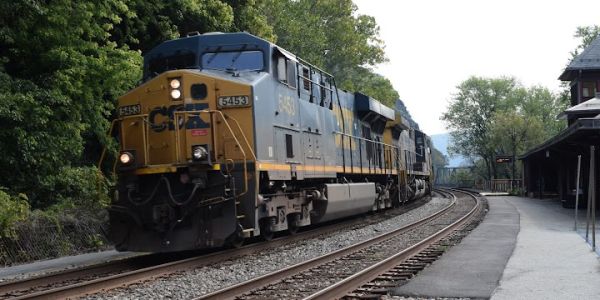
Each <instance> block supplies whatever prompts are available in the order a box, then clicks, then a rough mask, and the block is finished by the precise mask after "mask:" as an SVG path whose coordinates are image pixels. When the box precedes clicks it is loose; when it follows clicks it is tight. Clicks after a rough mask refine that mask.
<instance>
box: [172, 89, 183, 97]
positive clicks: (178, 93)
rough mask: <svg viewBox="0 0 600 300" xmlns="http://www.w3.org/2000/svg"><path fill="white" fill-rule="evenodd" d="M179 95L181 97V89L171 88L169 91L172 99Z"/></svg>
mask: <svg viewBox="0 0 600 300" xmlns="http://www.w3.org/2000/svg"><path fill="white" fill-rule="evenodd" d="M179 97H181V91H180V90H172V91H171V98H173V99H179Z"/></svg>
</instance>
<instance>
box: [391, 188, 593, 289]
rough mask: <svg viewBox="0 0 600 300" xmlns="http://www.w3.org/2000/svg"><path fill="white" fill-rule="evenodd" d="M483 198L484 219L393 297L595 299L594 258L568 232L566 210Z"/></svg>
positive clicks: (555, 203) (553, 204) (571, 231)
mask: <svg viewBox="0 0 600 300" xmlns="http://www.w3.org/2000/svg"><path fill="white" fill-rule="evenodd" d="M487 199H488V203H489V206H490V210H489V212H488V214H487V216H486V217H485V219H484V220H483V222H482V223H481V224H480V225H479V226H478V227H477V228H476V229H475V230H473V232H471V234H469V235H468V236H467V237H465V238H464V239H463V240H462V242H461V243H460V244H459V245H456V246H454V247H452V248H450V249H449V250H448V252H447V253H445V254H444V255H443V256H442V257H441V258H440V259H439V260H437V261H436V262H434V263H433V264H432V265H431V266H429V267H427V268H426V269H425V270H423V271H422V272H421V273H419V275H418V276H417V277H415V278H414V279H412V280H411V281H409V282H408V283H407V284H406V285H404V286H401V287H399V288H396V289H394V290H393V291H392V295H398V296H411V297H428V298H446V297H450V298H475V299H490V298H491V299H598V297H599V295H600V259H599V257H598V255H597V254H596V253H594V252H593V251H592V250H591V247H590V246H589V245H588V244H587V243H586V242H585V240H584V239H583V238H582V236H581V235H580V234H579V233H577V232H575V231H574V228H573V221H574V219H573V210H572V209H564V208H562V207H561V205H560V201H558V200H547V199H544V200H540V199H532V198H522V197H511V196H498V197H488V198H487ZM580 213H581V211H580ZM583 215H585V211H583ZM599 242H600V241H599Z"/></svg>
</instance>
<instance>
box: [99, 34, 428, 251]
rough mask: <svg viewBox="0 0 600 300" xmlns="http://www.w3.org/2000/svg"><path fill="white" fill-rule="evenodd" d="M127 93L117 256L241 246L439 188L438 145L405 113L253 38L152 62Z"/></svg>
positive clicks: (186, 46)
mask: <svg viewBox="0 0 600 300" xmlns="http://www.w3.org/2000/svg"><path fill="white" fill-rule="evenodd" d="M143 79H144V81H143V83H142V84H141V85H140V86H138V87H137V88H135V89H133V90H132V91H130V92H129V93H127V94H125V95H123V96H122V97H120V98H119V103H118V112H119V117H118V119H117V120H115V124H116V125H117V127H118V130H119V142H120V148H121V151H120V153H119V157H118V159H117V166H116V170H117V172H118V185H117V191H116V193H115V198H114V199H113V202H112V204H111V206H110V208H109V217H110V229H109V237H110V239H111V240H112V242H114V244H115V246H116V248H117V249H118V250H130V251H151V252H162V251H180V250H188V249H199V248H209V247H218V246H223V245H226V244H231V245H239V244H240V243H241V242H242V241H243V240H244V239H245V238H248V237H253V236H259V235H260V236H263V237H264V238H265V239H269V238H271V237H272V235H273V234H274V233H275V232H280V231H288V232H291V233H293V232H295V231H296V230H297V229H298V228H300V227H303V226H307V225H310V224H314V223H319V222H324V221H328V220H332V219H336V218H342V217H346V216H350V215H354V214H360V213H365V212H368V211H373V210H380V209H385V208H388V207H392V206H397V205H400V204H401V203H403V202H405V201H408V200H411V199H414V198H417V197H421V196H423V195H425V194H428V193H430V191H431V183H430V175H431V173H432V169H431V163H430V151H429V147H430V143H431V142H430V140H429V138H428V137H427V136H426V135H425V134H423V133H422V132H420V131H418V130H415V129H413V128H410V127H409V126H408V122H407V121H406V120H405V119H403V118H402V117H401V116H400V115H399V114H397V113H395V112H394V110H392V109H391V108H388V107H386V106H384V105H382V104H381V103H380V102H379V101H377V100H375V99H372V98H370V97H368V96H366V95H363V94H361V93H349V92H346V91H342V90H339V89H337V88H336V85H335V80H334V77H333V76H331V75H330V74H328V73H326V72H324V71H323V70H320V69H318V68H316V67H314V66H312V65H310V64H309V63H307V62H305V61H303V60H302V59H300V58H298V57H296V56H295V55H293V54H292V53H290V52H288V51H286V50H284V49H282V48H281V47H278V46H277V45H274V44H272V43H269V42H267V41H265V40H263V39H260V38H258V37H255V36H253V35H250V34H247V33H230V34H223V33H213V34H203V35H198V34H197V35H192V36H188V37H184V38H180V39H176V40H171V41H167V42H164V43H162V44H161V45H159V46H157V47H156V48H154V49H153V50H151V51H150V52H148V53H147V54H146V55H145V57H144V78H143Z"/></svg>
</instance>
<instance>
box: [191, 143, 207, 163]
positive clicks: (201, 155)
mask: <svg viewBox="0 0 600 300" xmlns="http://www.w3.org/2000/svg"><path fill="white" fill-rule="evenodd" d="M207 157H208V151H206V148H204V147H202V146H194V148H192V158H193V159H194V160H204V159H206V158H207Z"/></svg>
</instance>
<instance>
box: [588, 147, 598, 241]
mask: <svg viewBox="0 0 600 300" xmlns="http://www.w3.org/2000/svg"><path fill="white" fill-rule="evenodd" d="M595 150H596V149H595V147H594V146H590V175H589V177H590V178H589V181H588V202H587V213H586V222H585V241H586V242H589V234H590V219H591V217H592V201H593V200H595V199H593V198H595V195H594V191H595V189H596V187H595V184H594V177H595V176H594V174H595V165H594V164H595V163H596V159H595V156H596V154H595V152H596V151H595Z"/></svg>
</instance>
